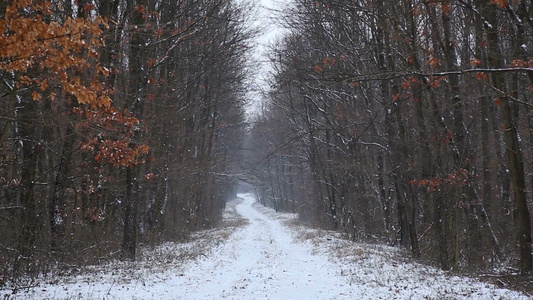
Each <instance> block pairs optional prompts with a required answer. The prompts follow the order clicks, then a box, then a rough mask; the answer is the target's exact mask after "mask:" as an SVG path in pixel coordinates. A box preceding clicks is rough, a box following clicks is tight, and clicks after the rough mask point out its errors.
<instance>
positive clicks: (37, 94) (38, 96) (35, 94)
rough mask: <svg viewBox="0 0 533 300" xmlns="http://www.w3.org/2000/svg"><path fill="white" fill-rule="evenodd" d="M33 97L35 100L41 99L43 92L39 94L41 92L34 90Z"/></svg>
mask: <svg viewBox="0 0 533 300" xmlns="http://www.w3.org/2000/svg"><path fill="white" fill-rule="evenodd" d="M32 98H33V100H36V101H37V100H40V99H41V94H39V92H37V91H33V94H32Z"/></svg>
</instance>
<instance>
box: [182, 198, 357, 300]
mask: <svg viewBox="0 0 533 300" xmlns="http://www.w3.org/2000/svg"><path fill="white" fill-rule="evenodd" d="M241 196H242V197H243V199H244V201H243V203H241V204H239V205H237V207H236V209H237V212H238V213H239V214H240V215H241V216H242V217H244V218H246V219H248V220H249V222H250V225H249V226H247V227H246V228H245V229H244V230H243V231H241V232H238V233H236V234H235V235H234V236H233V237H232V240H231V241H229V242H228V243H227V244H226V245H225V246H224V247H223V249H221V250H220V252H219V253H217V258H216V259H214V260H207V261H203V262H200V264H199V265H197V266H196V267H194V268H192V269H191V273H194V274H195V275H193V276H192V277H190V280H189V284H187V286H188V288H187V290H188V293H186V294H185V298H187V299H220V298H229V299H316V298H318V299H339V297H340V296H341V295H343V292H346V290H347V288H348V284H346V283H343V281H339V278H338V277H337V276H335V275H336V274H334V273H335V269H338V268H336V266H335V265H333V264H332V263H331V262H329V261H328V259H327V258H326V257H323V256H312V255H310V253H309V252H310V249H308V248H307V247H303V246H302V245H299V244H294V243H293V240H292V237H291V235H290V232H288V231H287V229H286V228H285V227H283V226H282V225H281V224H280V223H279V221H277V220H273V219H271V218H268V217H267V216H265V215H264V214H262V213H260V212H258V211H257V210H256V209H254V207H253V206H252V203H253V202H254V199H253V198H252V197H250V196H246V195H241ZM206 275H207V276H209V277H210V278H209V279H208V280H207V281H206V280H202V279H204V278H205V276H206Z"/></svg>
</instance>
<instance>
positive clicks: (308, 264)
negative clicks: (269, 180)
mask: <svg viewBox="0 0 533 300" xmlns="http://www.w3.org/2000/svg"><path fill="white" fill-rule="evenodd" d="M235 213H237V214H239V215H240V216H242V219H245V220H246V221H247V222H243V221H242V220H241V221H240V223H241V224H246V225H245V226H238V227H236V226H234V227H231V228H232V231H233V232H232V233H231V234H229V231H228V230H225V231H224V230H212V231H206V232H204V233H203V234H204V238H202V237H197V239H196V240H195V241H193V242H191V243H185V244H166V245H164V246H162V247H159V248H157V249H156V250H152V251H153V252H149V255H144V256H143V259H141V262H139V263H137V264H136V265H129V266H127V265H120V263H114V264H112V266H111V267H110V266H108V267H104V268H101V269H100V271H95V272H94V273H92V274H90V275H83V276H81V275H80V276H77V277H74V278H66V279H59V280H56V283H54V284H42V285H39V286H36V287H33V288H31V289H27V290H25V291H21V292H19V293H17V294H15V295H8V297H7V298H6V299H529V297H528V296H526V295H523V294H520V293H518V292H515V291H510V290H504V289H499V288H497V287H496V286H493V285H490V284H486V283H480V282H477V281H474V280H472V279H468V278H462V277H457V276H448V275H446V273H444V272H442V271H439V270H437V269H434V268H430V267H427V266H423V265H419V264H414V263H412V262H409V261H408V260H406V259H402V257H401V255H402V252H401V251H399V250H397V249H394V248H390V247H385V246H376V245H367V244H357V243H352V242H349V241H346V240H343V239H340V238H339V237H338V236H337V235H336V234H335V233H332V232H325V231H318V230H312V229H306V228H304V227H297V226H294V225H291V226H288V225H287V221H290V220H291V219H294V216H293V215H290V214H277V213H275V212H273V211H272V210H270V209H267V208H264V207H261V206H260V205H259V204H257V203H256V202H255V199H254V197H253V196H252V195H250V194H240V195H239V198H238V199H236V200H234V201H232V202H230V203H228V208H227V213H226V218H227V219H232V220H234V221H235V220H237V219H236V214H235ZM206 243H207V244H209V245H210V246H206ZM191 249H192V250H191ZM194 249H197V250H196V255H193V253H195V251H194ZM198 249H201V250H198ZM172 251H174V252H176V253H172ZM198 251H201V252H200V253H198ZM180 253H181V254H180ZM186 254H187V255H186ZM183 255H186V256H187V257H189V258H190V260H188V262H186V263H183V264H181V263H178V262H180V260H179V259H177V258H178V257H182V256H183ZM150 257H152V259H150ZM162 257H163V259H162ZM165 257H166V258H165ZM182 260H183V259H182ZM165 261H167V262H168V263H167V264H165ZM161 262H162V263H161ZM151 263H153V268H150V264H151ZM0 292H1V291H0ZM0 296H1V294H0Z"/></svg>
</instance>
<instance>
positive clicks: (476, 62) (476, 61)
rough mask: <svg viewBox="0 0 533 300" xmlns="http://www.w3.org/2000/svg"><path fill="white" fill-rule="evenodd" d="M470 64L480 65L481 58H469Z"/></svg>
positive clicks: (473, 65)
mask: <svg viewBox="0 0 533 300" xmlns="http://www.w3.org/2000/svg"><path fill="white" fill-rule="evenodd" d="M470 64H471V65H472V67H477V66H480V65H481V59H479V58H474V59H472V60H470Z"/></svg>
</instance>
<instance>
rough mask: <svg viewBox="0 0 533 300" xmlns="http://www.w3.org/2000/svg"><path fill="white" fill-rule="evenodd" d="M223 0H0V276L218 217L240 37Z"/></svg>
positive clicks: (227, 190)
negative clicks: (0, 237)
mask: <svg viewBox="0 0 533 300" xmlns="http://www.w3.org/2000/svg"><path fill="white" fill-rule="evenodd" d="M245 7H246V6H245V5H244V4H235V3H233V2H230V1H225V0H202V1H199V0H188V1H159V0H158V1H151V0H114V1H88V0H78V1H56V0H54V1H45V0H43V1H31V0H21V1H1V2H0V14H1V18H0V80H1V84H0V96H1V99H2V101H1V102H0V123H1V125H0V130H1V134H0V149H1V150H0V151H1V154H0V186H1V193H0V235H1V236H2V239H1V242H0V265H1V266H2V269H1V270H0V281H1V282H5V281H7V280H12V279H13V278H18V277H21V275H27V274H30V275H31V274H39V273H46V272H49V271H50V270H52V268H56V269H57V267H56V266H57V265H59V266H61V267H60V269H61V268H66V269H69V268H76V267H77V266H80V265H85V264H96V263H99V262H104V261H106V260H108V259H111V258H119V259H126V260H134V259H135V256H136V250H137V248H138V246H139V245H148V246H149V245H157V244H159V243H161V242H164V241H179V240H181V239H183V238H184V237H185V236H186V235H187V234H188V233H189V232H191V231H194V230H199V229H204V228H212V227H213V226H216V224H217V222H218V221H219V219H220V218H221V212H222V210H223V207H224V205H225V201H226V196H227V195H230V194H234V191H233V189H234V187H235V186H236V184H235V183H236V182H235V181H236V180H235V179H234V178H232V177H228V176H224V174H226V173H228V172H230V171H231V169H232V168H235V165H234V163H233V162H234V161H235V159H234V158H233V157H234V156H235V153H237V152H236V150H235V149H234V148H235V147H238V145H239V140H240V139H241V137H242V136H243V132H244V128H245V127H244V126H243V124H242V123H243V122H244V121H245V119H244V104H243V103H244V95H245V87H244V83H245V79H246V73H247V69H248V67H247V66H246V65H245V63H246V61H247V56H248V48H249V47H248V45H247V43H248V41H249V39H250V37H251V36H252V34H251V33H252V31H251V30H249V29H248V28H246V27H245V22H244V18H245V15H244V11H245Z"/></svg>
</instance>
